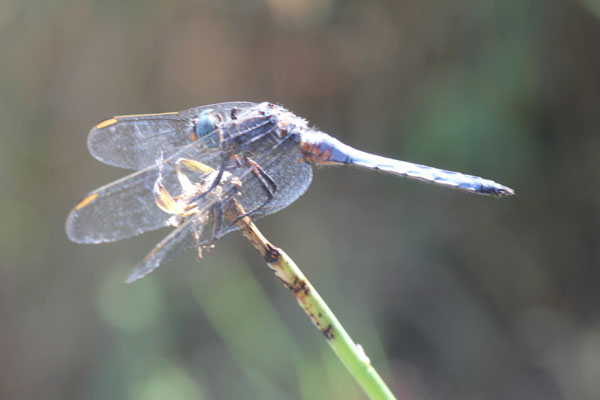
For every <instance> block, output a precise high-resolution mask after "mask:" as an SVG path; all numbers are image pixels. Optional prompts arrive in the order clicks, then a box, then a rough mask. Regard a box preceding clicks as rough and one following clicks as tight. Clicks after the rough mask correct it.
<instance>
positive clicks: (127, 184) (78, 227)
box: [66, 168, 169, 243]
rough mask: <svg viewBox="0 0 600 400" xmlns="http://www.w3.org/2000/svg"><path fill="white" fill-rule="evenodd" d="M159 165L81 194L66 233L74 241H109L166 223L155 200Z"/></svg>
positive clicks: (164, 214) (68, 222) (166, 215)
mask: <svg viewBox="0 0 600 400" xmlns="http://www.w3.org/2000/svg"><path fill="white" fill-rule="evenodd" d="M157 178H158V169H157V168H149V169H147V170H143V171H139V172H137V173H134V174H131V175H129V176H126V177H124V178H122V179H119V180H117V181H115V182H112V183H110V184H108V185H105V186H102V187H100V188H98V189H96V190H94V191H92V192H91V193H89V194H88V195H87V196H85V197H84V198H83V200H81V201H80V202H79V203H78V204H77V205H76V206H75V208H73V210H72V211H71V213H70V214H69V217H68V218H67V223H66V231H67V236H69V239H71V240H72V241H74V242H77V243H102V242H112V241H115V240H120V239H124V238H127V237H131V236H135V235H139V234H141V233H144V232H147V231H151V230H154V229H158V228H161V227H163V226H166V225H167V219H168V217H169V215H168V214H166V213H164V212H162V211H161V210H160V209H159V208H158V207H156V205H155V204H154V195H153V193H152V187H153V185H154V182H155V181H156V179H157Z"/></svg>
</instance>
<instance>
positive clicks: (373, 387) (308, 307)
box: [225, 200, 395, 399]
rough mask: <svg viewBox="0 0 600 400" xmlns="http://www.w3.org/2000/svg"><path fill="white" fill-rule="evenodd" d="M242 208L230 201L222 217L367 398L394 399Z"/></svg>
mask: <svg viewBox="0 0 600 400" xmlns="http://www.w3.org/2000/svg"><path fill="white" fill-rule="evenodd" d="M241 215H245V211H244V210H243V208H242V206H241V205H240V204H239V203H238V202H237V201H236V200H233V201H232V202H231V203H230V205H229V207H227V209H226V211H225V218H227V219H229V220H234V221H235V220H237V222H236V224H237V226H238V227H239V228H240V229H241V231H242V232H243V234H244V236H246V238H248V240H249V241H250V243H252V245H253V246H254V248H256V250H258V252H259V253H260V254H261V255H262V256H263V258H264V259H265V261H266V262H267V265H268V266H269V268H271V270H272V271H273V272H274V273H275V275H276V276H277V278H279V280H280V281H281V282H282V283H283V285H284V286H285V287H287V288H288V289H289V290H290V291H291V292H292V293H293V294H294V296H295V297H296V300H298V303H299V304H300V307H302V309H303V310H304V312H305V313H306V314H307V315H308V316H309V317H310V319H311V321H312V322H313V324H314V325H315V326H316V327H317V329H319V330H320V331H321V333H322V334H323V336H325V338H326V339H327V343H329V345H330V346H331V348H332V349H333V351H334V352H335V354H336V355H337V356H338V358H339V359H340V360H341V361H342V363H343V364H344V365H345V366H346V368H347V369H348V371H349V372H350V374H352V376H353V377H354V379H355V380H356V381H357V382H358V384H359V385H360V386H361V387H362V389H363V390H364V391H365V393H366V394H367V395H368V396H369V397H370V398H371V399H395V397H394V395H393V394H392V392H391V391H390V389H389V388H388V387H387V385H386V384H385V382H384V381H383V380H382V379H381V377H380V376H379V374H378V373H377V371H376V370H375V368H373V366H372V365H371V362H370V360H369V358H368V357H367V355H366V354H365V352H364V350H363V348H362V347H361V346H360V345H357V344H355V343H354V342H353V341H352V339H351V338H350V336H349V335H348V333H346V331H345V330H344V328H343V326H342V325H341V324H340V322H339V321H338V320H337V318H336V317H335V315H334V314H333V312H332V311H331V310H330V309H329V307H328V306H327V304H326V303H325V301H324V300H323V299H322V298H321V296H320V295H319V293H317V291H316V290H315V288H314V287H313V286H312V285H311V284H310V282H309V281H308V279H306V277H305V276H304V274H303V273H302V271H301V270H300V269H299V268H298V266H297V265H296V264H295V263H294V262H293V261H292V259H291V258H289V257H288V256H287V254H285V253H284V252H283V251H282V250H281V249H279V248H277V247H275V246H273V245H272V244H271V243H270V242H269V241H268V240H267V238H266V237H265V236H264V235H263V234H262V233H261V232H260V231H259V230H258V228H257V227H256V225H254V223H253V222H252V219H251V218H250V217H248V216H244V217H241V218H240V216H241Z"/></svg>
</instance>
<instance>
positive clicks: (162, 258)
mask: <svg viewBox="0 0 600 400" xmlns="http://www.w3.org/2000/svg"><path fill="white" fill-rule="evenodd" d="M198 225H200V224H199V223H198V219H197V218H196V217H190V218H188V219H187V220H186V221H185V222H184V223H183V224H182V225H181V226H179V227H177V228H176V229H175V230H173V231H172V232H171V233H169V234H168V235H167V236H166V237H165V238H164V239H163V240H161V241H160V242H159V243H158V244H157V245H156V247H154V249H152V251H151V252H150V253H148V255H146V257H144V259H143V260H142V261H141V262H140V263H139V264H138V265H136V266H135V268H133V270H132V271H131V273H130V274H129V276H128V277H127V279H126V280H125V282H127V283H132V282H134V281H136V280H138V279H140V278H143V277H144V276H146V275H148V274H149V273H150V272H152V271H154V270H155V269H156V268H158V267H159V266H160V265H161V264H163V263H165V262H167V261H169V260H170V259H172V258H173V257H175V256H176V255H177V254H178V253H179V252H181V251H182V250H183V249H187V248H190V247H192V246H194V245H196V244H204V243H206V240H204V243H198V242H197V240H196V239H195V237H194V231H195V230H196V229H201V228H202V227H201V226H198Z"/></svg>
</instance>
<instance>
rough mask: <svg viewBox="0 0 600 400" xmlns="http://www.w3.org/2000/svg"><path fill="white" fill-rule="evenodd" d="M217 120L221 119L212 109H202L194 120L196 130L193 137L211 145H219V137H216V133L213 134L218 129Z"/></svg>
mask: <svg viewBox="0 0 600 400" xmlns="http://www.w3.org/2000/svg"><path fill="white" fill-rule="evenodd" d="M217 122H219V120H218V119H217V117H216V116H215V114H214V113H213V111H212V110H204V111H202V112H201V113H200V115H198V117H197V118H196V119H195V120H194V128H193V129H194V131H193V133H192V135H193V136H195V137H194V138H193V139H194V140H202V141H204V142H205V143H206V144H207V145H208V146H209V147H215V146H218V141H217V139H216V138H215V137H214V135H212V133H213V132H214V131H215V130H216V129H217Z"/></svg>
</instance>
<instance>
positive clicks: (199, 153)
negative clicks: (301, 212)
mask: <svg viewBox="0 0 600 400" xmlns="http://www.w3.org/2000/svg"><path fill="white" fill-rule="evenodd" d="M87 144H88V149H89V152H90V154H91V155H92V156H93V157H95V158H96V159H98V160H99V161H101V162H103V163H106V164H109V165H112V166H116V167H120V168H124V169H130V170H134V171H135V172H133V173H131V174H130V175H127V176H125V177H124V178H121V179H119V180H117V181H114V182H112V183H109V184H107V185H105V186H102V187H100V188H98V189H96V190H93V191H92V192H90V193H88V194H87V195H86V196H84V197H83V199H82V200H80V201H79V202H78V203H77V204H76V205H75V207H74V208H73V210H72V211H71V212H70V214H69V216H68V218H67V222H66V233H67V236H68V237H69V239H70V240H72V241H74V242H77V243H103V242H113V241H117V240H122V239H125V238H129V237H132V236H135V235H139V234H142V233H144V232H148V231H153V230H156V229H159V228H163V227H168V226H172V227H174V228H175V229H173V230H172V231H171V232H170V233H169V234H168V235H167V236H166V237H165V238H164V239H163V240H161V241H160V242H159V243H158V244H157V245H156V246H155V247H154V248H153V249H152V251H151V252H150V253H148V255H147V256H146V257H145V258H144V259H143V260H142V261H141V262H140V263H138V264H137V265H136V266H135V268H134V269H133V271H132V272H131V274H130V275H129V277H128V278H127V280H126V282H128V283H129V282H133V281H135V280H137V279H140V278H142V277H143V276H146V275H147V274H149V273H150V272H152V271H153V270H155V269H156V268H158V267H159V266H160V265H162V264H164V263H166V262H167V261H168V260H170V259H172V258H173V257H174V256H175V255H176V254H178V253H179V252H180V251H182V250H183V249H187V248H191V247H196V248H197V249H198V256H199V257H201V256H202V249H210V248H212V247H213V246H214V243H215V241H216V240H217V239H219V238H220V237H222V236H224V235H225V234H227V233H229V232H231V231H234V230H236V229H239V228H238V226H237V225H236V222H237V221H236V220H235V219H232V218H226V217H224V215H226V213H225V211H226V210H227V207H229V206H230V205H231V203H232V202H233V201H235V202H236V204H239V205H240V209H242V210H244V212H245V215H243V216H249V217H250V218H251V219H253V220H256V219H258V218H261V217H264V216H266V215H269V214H272V213H275V212H277V211H279V210H281V209H283V208H285V207H287V206H288V205H290V204H291V203H292V202H294V201H295V200H296V199H298V198H299V197H300V196H301V195H302V194H303V193H304V192H305V191H306V189H307V188H308V186H309V184H310V182H311V180H312V166H313V165H354V166H357V167H362V168H366V169H369V170H376V171H382V172H386V173H389V174H393V175H399V176H403V177H408V178H412V179H416V180H420V181H424V182H429V183H434V184H437V185H442V186H446V187H449V188H455V189H459V190H462V191H466V192H471V193H476V194H482V195H488V196H493V197H502V196H510V195H513V194H514V193H515V192H514V190H512V189H511V188H509V187H506V186H503V185H501V184H499V183H496V182H494V181H492V180H488V179H483V178H480V177H477V176H472V175H466V174H463V173H460V172H453V171H446V170H442V169H437V168H433V167H429V166H425V165H419V164H413V163H410V162H406V161H400V160H395V159H391V158H386V157H382V156H378V155H374V154H370V153H367V152H364V151H360V150H357V149H354V148H352V147H350V146H348V145H346V144H343V143H342V142H340V141H339V140H337V139H335V138H333V137H332V136H329V135H328V134H326V133H323V132H321V131H319V130H318V129H317V128H314V127H311V126H310V125H309V123H308V122H307V120H305V119H304V118H302V117H299V116H297V115H295V114H294V113H292V112H291V111H289V110H287V109H285V108H284V107H282V106H280V105H276V104H273V103H269V102H263V103H253V102H227V103H219V104H211V105H205V106H200V107H195V108H190V109H188V110H184V111H179V112H169V113H162V114H143V115H126V116H115V117H112V118H109V119H106V120H104V121H102V122H100V123H99V124H97V125H96V126H95V127H93V128H92V130H91V131H90V133H89V135H88V140H87ZM240 217H242V216H240Z"/></svg>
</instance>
